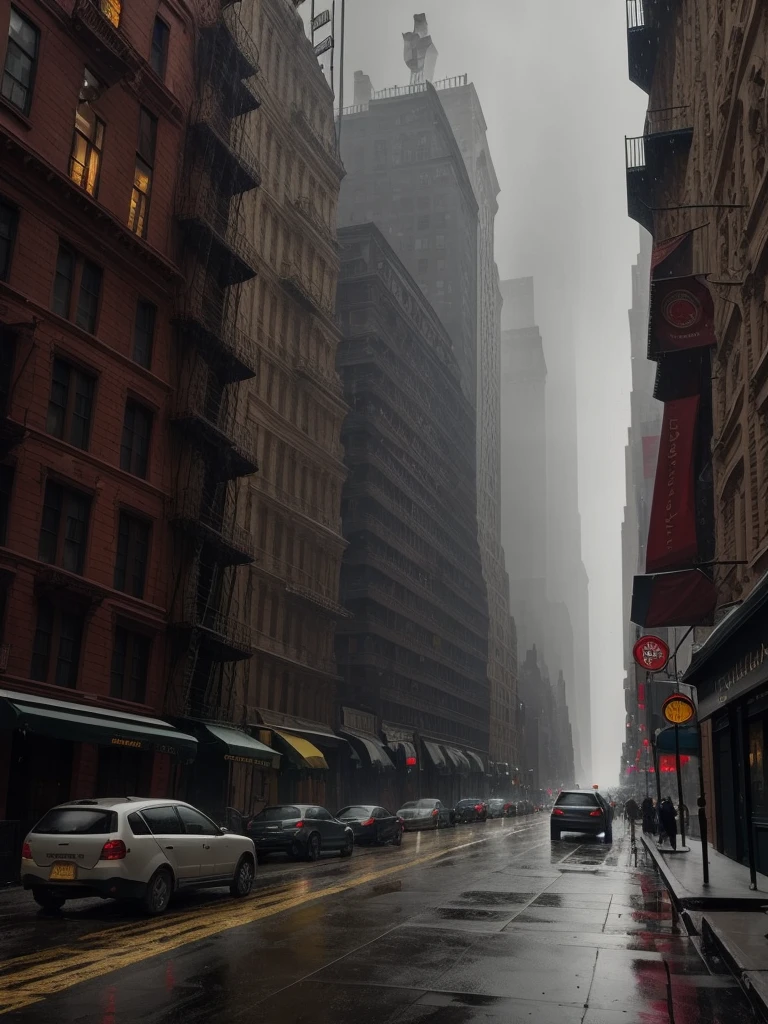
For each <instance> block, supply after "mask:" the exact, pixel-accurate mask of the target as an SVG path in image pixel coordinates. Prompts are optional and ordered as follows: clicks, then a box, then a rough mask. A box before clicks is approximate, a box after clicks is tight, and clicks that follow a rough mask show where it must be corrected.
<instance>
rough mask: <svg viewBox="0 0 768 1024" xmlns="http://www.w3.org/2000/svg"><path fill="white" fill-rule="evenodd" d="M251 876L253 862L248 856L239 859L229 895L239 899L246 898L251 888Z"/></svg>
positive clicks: (252, 873) (252, 874)
mask: <svg viewBox="0 0 768 1024" xmlns="http://www.w3.org/2000/svg"><path fill="white" fill-rule="evenodd" d="M253 876H254V870H253V861H252V860H251V858H250V857H248V856H245V857H241V858H240V863H239V864H238V865H237V867H236V868H235V876H234V878H233V879H232V884H231V885H230V887H229V892H230V895H232V896H239V897H240V898H241V899H242V898H243V897H244V896H247V895H248V894H249V893H250V891H251V889H252V888H253Z"/></svg>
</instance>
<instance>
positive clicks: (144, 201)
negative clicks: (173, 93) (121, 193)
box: [128, 107, 157, 238]
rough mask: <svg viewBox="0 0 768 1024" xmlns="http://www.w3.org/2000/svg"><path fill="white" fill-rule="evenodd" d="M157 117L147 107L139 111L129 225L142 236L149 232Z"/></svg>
mask: <svg viewBox="0 0 768 1024" xmlns="http://www.w3.org/2000/svg"><path fill="white" fill-rule="evenodd" d="M156 137H157V118H156V117H153V115H152V114H150V112H149V111H148V110H147V109H146V108H145V107H141V109H140V111H139V141H138V146H137V149H136V168H135V170H134V174H133V191H132V192H131V208H130V211H129V213H128V227H129V228H130V229H131V231H135V232H136V234H137V235H140V236H141V237H142V238H144V237H145V235H146V233H147V217H148V215H149V196H150V192H151V191H152V169H153V167H154V164H155V140H156Z"/></svg>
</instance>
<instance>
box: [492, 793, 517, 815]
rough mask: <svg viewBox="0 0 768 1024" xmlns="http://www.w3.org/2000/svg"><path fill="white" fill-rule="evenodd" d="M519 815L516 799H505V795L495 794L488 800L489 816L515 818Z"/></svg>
mask: <svg viewBox="0 0 768 1024" xmlns="http://www.w3.org/2000/svg"><path fill="white" fill-rule="evenodd" d="M516 816H517V804H516V803H515V802H514V800H505V799H504V797H503V796H494V797H491V799H490V800H489V801H488V817H489V818H514V817H516Z"/></svg>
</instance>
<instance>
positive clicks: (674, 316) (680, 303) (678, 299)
mask: <svg viewBox="0 0 768 1024" xmlns="http://www.w3.org/2000/svg"><path fill="white" fill-rule="evenodd" d="M661 315H662V316H663V317H664V319H665V320H666V321H667V323H668V324H670V325H671V326H672V327H674V328H675V329H676V330H678V331H684V330H687V329H688V328H689V327H693V326H694V325H695V324H697V323H698V322H699V320H700V319H701V304H700V303H699V300H698V299H697V298H696V296H695V295H694V294H693V293H692V292H689V291H686V290H685V289H683V288H679V289H677V290H676V291H674V292H670V293H669V295H667V297H666V299H665V300H664V304H663V306H662V307H661Z"/></svg>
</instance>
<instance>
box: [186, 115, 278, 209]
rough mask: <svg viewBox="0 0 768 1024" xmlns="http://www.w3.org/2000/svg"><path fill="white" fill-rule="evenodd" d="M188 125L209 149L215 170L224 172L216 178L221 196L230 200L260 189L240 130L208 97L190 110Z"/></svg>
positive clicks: (255, 167) (251, 154)
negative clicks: (214, 154) (213, 155)
mask: <svg viewBox="0 0 768 1024" xmlns="http://www.w3.org/2000/svg"><path fill="white" fill-rule="evenodd" d="M190 124H191V125H192V128H193V130H194V131H195V132H196V133H197V135H198V136H199V137H200V139H201V143H202V145H203V146H205V147H208V146H209V145H210V146H212V147H213V149H214V151H215V153H216V155H217V157H218V161H217V164H218V166H223V167H224V168H225V169H226V170H225V173H224V174H223V175H220V176H218V177H217V181H216V184H217V187H218V189H219V191H220V192H221V194H222V195H227V196H232V195H238V194H239V193H242V192H249V191H251V189H254V188H258V187H259V185H261V171H260V169H259V162H258V160H257V159H256V155H255V154H254V152H253V150H252V149H251V147H250V146H249V145H248V143H247V141H246V137H245V132H244V130H243V126H242V125H241V124H238V123H237V122H235V121H233V120H232V118H229V117H227V116H226V114H225V113H224V111H223V110H222V109H221V106H220V105H219V104H218V103H217V102H216V101H215V100H214V98H213V96H211V95H209V96H207V97H205V99H203V100H202V101H201V102H200V103H199V104H198V105H197V107H196V108H195V109H193V111H192V114H191V117H190Z"/></svg>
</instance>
